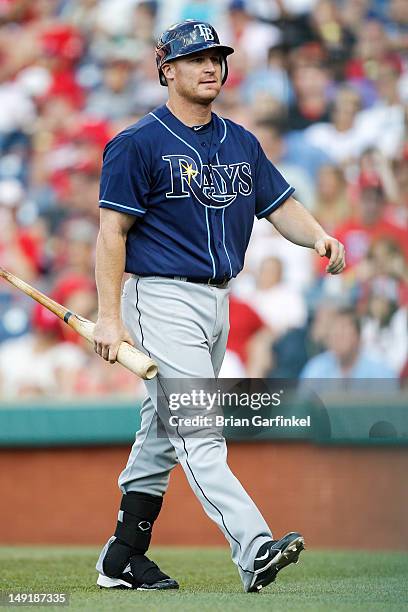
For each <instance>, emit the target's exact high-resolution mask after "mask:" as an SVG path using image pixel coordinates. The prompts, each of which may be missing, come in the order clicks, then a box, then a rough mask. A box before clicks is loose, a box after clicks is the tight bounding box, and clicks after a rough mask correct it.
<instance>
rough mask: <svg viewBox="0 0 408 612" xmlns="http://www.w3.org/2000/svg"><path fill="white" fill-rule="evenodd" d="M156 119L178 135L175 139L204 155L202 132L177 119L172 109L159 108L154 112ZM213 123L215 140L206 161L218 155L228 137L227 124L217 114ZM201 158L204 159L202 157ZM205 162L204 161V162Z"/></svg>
mask: <svg viewBox="0 0 408 612" xmlns="http://www.w3.org/2000/svg"><path fill="white" fill-rule="evenodd" d="M152 113H153V114H154V115H156V117H158V118H159V119H160V120H161V121H162V122H163V123H164V124H165V125H166V126H167V127H168V128H170V130H171V131H172V132H173V133H174V134H175V135H176V136H175V137H176V138H177V137H179V138H181V139H182V140H184V141H185V142H187V143H188V144H189V145H191V146H192V147H194V149H197V151H200V155H201V153H202V148H201V140H202V139H201V137H200V130H198V131H197V132H195V131H194V130H192V129H191V128H190V127H189V126H187V125H185V124H184V123H183V122H182V121H180V120H179V119H177V117H176V116H175V115H173V113H172V112H171V111H170V109H169V108H168V107H167V106H166V105H165V104H164V105H163V106H159V107H158V108H156V109H155V110H154V111H152ZM211 117H212V123H213V130H214V134H213V138H212V143H211V148H210V151H209V153H207V154H206V155H205V156H204V157H205V161H207V158H209V159H211V160H212V159H213V158H215V156H216V155H217V153H218V151H219V149H220V147H221V145H222V143H223V142H224V141H225V139H226V137H227V124H226V122H225V121H224V119H223V118H222V117H219V116H218V115H217V114H216V113H211ZM201 157H203V156H202V155H201ZM203 161H204V160H203Z"/></svg>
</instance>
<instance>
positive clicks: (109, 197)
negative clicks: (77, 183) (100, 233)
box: [99, 134, 150, 217]
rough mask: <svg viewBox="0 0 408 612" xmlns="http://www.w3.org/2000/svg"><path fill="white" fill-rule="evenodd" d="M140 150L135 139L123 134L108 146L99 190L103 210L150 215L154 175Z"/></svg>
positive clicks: (138, 215) (139, 215) (140, 215)
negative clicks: (148, 204)
mask: <svg viewBox="0 0 408 612" xmlns="http://www.w3.org/2000/svg"><path fill="white" fill-rule="evenodd" d="M140 149H141V146H139V145H138V144H137V143H135V142H134V139H133V138H132V137H130V136H129V135H122V134H119V135H118V136H116V137H115V138H114V139H113V140H111V141H110V142H109V143H108V144H107V145H106V148H105V151H104V154H103V165H102V173H101V182H100V190H99V206H100V208H111V209H112V210H116V211H118V212H121V213H126V214H128V215H135V216H136V217H143V216H144V215H145V214H146V212H147V210H146V204H147V200H148V195H149V191H150V176H149V171H148V167H147V162H146V159H145V158H144V156H142V154H141V150H140Z"/></svg>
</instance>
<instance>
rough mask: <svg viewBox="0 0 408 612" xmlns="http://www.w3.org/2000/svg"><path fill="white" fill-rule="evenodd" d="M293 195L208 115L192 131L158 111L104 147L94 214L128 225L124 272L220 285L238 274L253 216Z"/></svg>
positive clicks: (251, 142)
mask: <svg viewBox="0 0 408 612" xmlns="http://www.w3.org/2000/svg"><path fill="white" fill-rule="evenodd" d="M293 191H294V189H293V187H291V186H290V185H288V183H287V182H286V181H285V179H284V178H283V177H282V175H281V174H280V173H279V171H278V170H277V169H276V168H275V166H274V165H273V164H272V163H271V162H270V161H269V160H268V159H267V158H266V156H265V154H264V152H263V151H262V148H261V146H260V144H259V142H258V141H257V139H256V138H255V136H253V135H252V134H251V133H250V132H248V131H247V130H245V129H244V128H243V127H241V126H239V125H237V124H235V123H233V122H232V121H229V120H228V119H223V118H221V117H218V116H217V115H216V114H214V113H213V114H212V120H211V122H210V123H209V124H207V125H205V126H203V127H202V128H200V129H196V130H195V129H193V128H190V127H188V126H186V125H184V124H183V123H182V122H181V121H179V120H178V119H177V118H176V117H175V116H174V115H173V114H172V113H171V112H170V111H169V109H168V108H167V106H161V107H160V108H158V109H156V110H154V111H153V112H151V113H149V114H148V115H146V117H144V118H143V119H141V120H140V121H138V122H137V123H136V124H135V125H132V126H130V127H129V128H127V129H125V130H124V131H123V132H121V133H120V134H118V135H117V136H115V138H113V139H112V140H111V141H110V142H109V143H108V144H107V145H106V148H105V151H104V155H103V168H102V176H101V187H100V201H99V205H100V206H101V207H103V208H111V209H112V210H116V211H118V212H121V213H126V214H129V215H134V217H135V223H134V224H133V226H132V227H131V229H130V230H129V232H128V236H127V242H126V272H132V273H134V274H140V275H151V276H182V277H192V278H196V279H203V280H207V279H222V278H225V277H228V278H231V277H233V276H236V275H237V274H238V272H240V270H241V269H242V267H243V264H244V256H245V251H246V248H247V246H248V242H249V238H250V235H251V231H252V226H253V222H254V216H255V215H256V216H257V217H258V218H259V219H261V218H262V217H266V216H267V215H269V214H270V213H271V212H273V211H274V210H275V209H276V208H277V207H278V206H280V205H281V204H282V203H283V202H284V201H285V200H286V199H287V198H288V197H289V196H290V195H291V194H292V193H293Z"/></svg>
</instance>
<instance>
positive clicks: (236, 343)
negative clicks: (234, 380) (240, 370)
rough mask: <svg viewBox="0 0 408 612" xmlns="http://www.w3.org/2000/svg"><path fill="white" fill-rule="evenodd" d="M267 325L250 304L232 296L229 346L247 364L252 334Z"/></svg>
mask: <svg viewBox="0 0 408 612" xmlns="http://www.w3.org/2000/svg"><path fill="white" fill-rule="evenodd" d="M263 327H265V324H264V322H263V321H262V319H261V318H260V317H259V315H258V314H257V313H256V312H255V310H254V309H253V308H251V306H249V304H246V303H245V302H242V301H241V300H238V299H237V298H236V297H234V296H233V295H231V297H230V333H229V337H228V343H227V348H228V349H229V350H231V351H233V352H234V353H237V355H238V356H239V357H240V359H241V361H242V363H243V364H244V365H245V364H246V363H247V361H248V355H247V344H248V342H249V340H250V339H251V338H252V336H253V335H254V334H255V333H256V332H257V331H259V330H260V329H262V328H263Z"/></svg>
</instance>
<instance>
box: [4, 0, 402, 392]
mask: <svg viewBox="0 0 408 612" xmlns="http://www.w3.org/2000/svg"><path fill="white" fill-rule="evenodd" d="M185 18H196V19H200V20H203V21H210V22H211V23H212V24H213V25H214V26H215V27H216V29H217V30H218V32H219V35H220V38H221V40H222V41H223V42H224V43H225V44H228V45H231V46H233V47H234V48H235V54H234V55H232V56H231V57H230V58H229V70H230V76H229V79H228V81H227V83H226V84H225V86H224V88H223V91H222V93H221V95H220V97H219V99H218V100H217V102H216V107H215V110H216V112H218V113H219V114H221V115H223V116H226V117H229V118H231V119H233V120H234V121H236V122H238V123H240V124H242V125H244V126H245V127H247V128H248V129H250V130H251V131H253V132H254V133H255V134H256V136H257V137H258V139H259V140H260V142H261V144H262V146H263V148H264V150H265V152H266V154H267V156H268V157H269V158H270V159H271V161H272V162H273V163H274V164H275V165H276V166H277V167H278V168H279V169H280V170H281V172H282V173H283V174H284V176H285V178H286V179H287V180H288V182H290V183H291V184H292V185H293V186H294V187H295V188H296V193H295V197H297V198H298V199H299V200H300V201H301V202H302V203H303V204H305V205H306V206H307V207H308V209H309V210H311V211H312V213H313V214H314V215H315V216H316V217H317V219H318V220H319V221H320V222H321V223H322V225H323V226H324V227H325V229H326V230H327V231H328V232H330V233H331V234H333V235H334V236H336V237H337V238H338V239H339V240H341V241H342V242H343V243H344V244H345V247H346V254H347V270H346V271H345V273H344V274H342V275H340V276H334V277H330V276H329V275H327V274H325V267H326V265H327V260H326V259H320V258H319V257H318V256H317V255H316V254H314V253H313V252H312V251H310V250H306V249H303V248H301V247H296V246H294V245H292V244H290V243H288V242H287V241H286V240H285V239H284V238H282V237H281V236H280V235H278V234H277V233H276V231H275V230H274V228H273V227H272V226H271V225H270V224H269V223H267V222H265V221H260V222H255V227H254V233H253V238H252V239H251V243H250V247H249V250H248V254H247V258H246V265H245V268H244V270H243V272H242V273H241V275H240V276H239V277H238V278H237V279H236V280H235V281H234V282H233V283H232V299H231V333H230V340H229V345H228V351H227V356H226V360H225V363H224V366H223V375H224V376H230V377H235V376H245V375H247V376H255V377H262V376H268V377H285V378H286V377H288V378H292V377H293V378H298V377H317V378H319V377H321V378H332V377H343V378H390V377H391V378H394V379H395V380H396V381H397V382H398V381H400V382H401V384H404V380H407V378H408V315H407V312H408V267H407V258H408V55H407V52H408V2H407V0H372V1H369V0H232V1H230V0H207V1H204V0H171V1H165V0H156V1H153V0H152V1H144V0H36V1H35V2H32V1H31V0H0V26H1V27H0V60H1V61H0V108H1V113H0V266H3V267H4V268H7V269H8V270H9V271H11V272H13V273H15V274H17V275H18V276H20V277H21V278H23V279H25V280H26V281H28V282H30V283H32V284H34V285H35V286H36V287H38V288H39V289H41V290H43V291H44V292H46V293H47V294H49V295H51V296H52V297H53V298H54V299H56V300H57V301H59V302H61V303H63V304H64V305H66V306H67V307H68V308H70V309H71V310H73V311H74V312H77V313H79V314H81V315H82V316H85V317H87V318H90V319H95V316H96V293H95V285H94V251H95V241H96V236H97V232H98V217H99V210H98V182H99V175H100V169H101V161H102V152H103V148H104V146H105V144H106V142H107V141H108V140H109V139H110V138H111V137H112V136H113V135H114V134H115V133H117V132H118V131H120V130H121V129H122V128H124V127H125V126H127V125H129V124H131V123H134V122H135V121H137V120H138V119H139V118H140V117H141V116H143V115H144V114H145V113H147V112H149V111H150V110H152V109H153V108H154V107H156V106H158V105H160V104H162V103H164V102H165V101H166V93H167V92H166V88H164V87H162V86H160V84H159V81H158V77H157V70H156V66H155V59H154V46H155V40H156V39H157V36H158V35H159V34H160V32H161V31H162V30H163V29H165V28H166V27H167V26H169V25H170V24H172V23H174V22H177V21H179V20H182V19H185ZM138 390H139V391H140V393H142V387H141V384H140V382H139V381H138V380H137V379H136V378H135V377H134V375H132V374H130V373H128V372H127V371H126V370H125V369H124V368H121V367H120V366H119V365H118V364H115V365H108V364H106V363H105V362H103V360H102V359H100V358H99V357H97V356H96V355H95V353H94V352H93V350H92V347H89V346H87V345H86V344H85V343H83V342H82V341H81V340H80V339H79V338H78V336H76V335H75V334H74V333H72V332H71V330H70V329H69V328H67V326H64V325H63V324H62V323H60V322H59V321H58V320H57V319H56V318H55V317H54V316H52V315H51V314H49V313H48V312H47V311H46V310H45V309H43V308H41V307H39V306H37V305H35V304H34V303H33V302H32V300H30V299H29V298H27V297H25V296H24V295H23V294H20V293H19V292H17V291H16V290H13V289H12V288H11V287H9V286H7V285H6V283H4V282H1V284H0V397H1V398H3V399H4V398H11V397H14V398H21V397H32V396H33V395H36V396H41V397H46V396H49V397H58V396H60V397H98V396H109V395H129V394H130V395H131V396H132V397H134V396H135V392H137V391H138Z"/></svg>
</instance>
